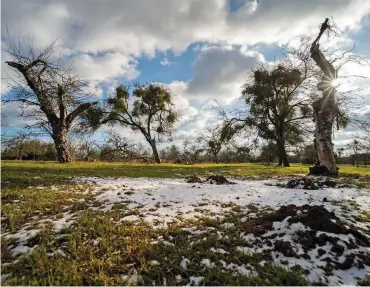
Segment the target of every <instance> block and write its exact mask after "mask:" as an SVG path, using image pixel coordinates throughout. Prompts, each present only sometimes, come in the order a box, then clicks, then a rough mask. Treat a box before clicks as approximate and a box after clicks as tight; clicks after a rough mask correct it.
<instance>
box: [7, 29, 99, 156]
mask: <svg viewBox="0 0 370 287" xmlns="http://www.w3.org/2000/svg"><path fill="white" fill-rule="evenodd" d="M7 41H8V42H7V47H6V48H5V49H4V51H5V52H6V53H8V55H9V56H10V60H9V61H7V62H6V64H8V66H9V67H11V68H13V69H14V70H15V71H16V73H17V77H16V78H11V79H9V80H10V81H11V86H12V89H11V90H10V92H9V93H8V94H7V96H6V98H5V99H4V102H5V103H9V102H17V103H19V105H20V107H21V109H22V114H21V116H23V117H28V118H29V120H30V121H32V124H29V125H28V127H32V128H42V130H43V131H46V132H47V133H48V134H49V135H50V136H51V137H52V139H53V140H54V144H55V148H56V150H57V154H58V160H59V162H61V163H65V162H70V161H71V156H70V153H69V150H68V145H67V134H68V133H69V132H70V131H71V129H72V124H73V123H74V122H75V120H76V118H77V117H79V116H80V115H81V114H82V113H84V112H85V111H86V110H87V109H88V108H89V107H91V106H92V105H94V104H96V102H89V101H88V97H87V95H86V94H85V93H84V90H85V89H86V87H87V85H86V83H85V82H84V81H82V80H81V79H80V78H79V77H77V76H76V75H75V74H74V71H73V67H72V65H70V66H68V67H65V66H62V65H61V61H62V57H61V56H60V57H59V58H55V57H54V56H53V52H54V50H55V44H56V42H55V41H54V42H52V43H51V44H50V45H49V46H47V47H46V48H45V49H43V50H42V51H41V52H40V51H38V49H36V48H35V47H34V45H33V43H32V41H30V40H29V39H27V40H23V41H21V40H20V39H18V41H14V40H13V39H12V38H11V37H10V36H9V34H8V37H7Z"/></svg>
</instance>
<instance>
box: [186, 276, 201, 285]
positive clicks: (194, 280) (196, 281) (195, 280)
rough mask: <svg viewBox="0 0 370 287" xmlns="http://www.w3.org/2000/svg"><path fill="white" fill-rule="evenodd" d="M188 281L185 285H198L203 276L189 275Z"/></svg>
mask: <svg viewBox="0 0 370 287" xmlns="http://www.w3.org/2000/svg"><path fill="white" fill-rule="evenodd" d="M189 280H190V281H189V283H188V284H187V285H186V286H199V285H200V283H202V281H203V280H204V277H202V276H190V277H189Z"/></svg>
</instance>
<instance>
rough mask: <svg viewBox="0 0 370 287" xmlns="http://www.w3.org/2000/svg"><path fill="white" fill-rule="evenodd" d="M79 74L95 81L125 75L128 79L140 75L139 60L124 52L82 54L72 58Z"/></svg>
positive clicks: (108, 79)
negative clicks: (96, 54)
mask: <svg viewBox="0 0 370 287" xmlns="http://www.w3.org/2000/svg"><path fill="white" fill-rule="evenodd" d="M72 60H73V62H74V65H75V67H76V69H77V72H78V74H79V75H83V76H84V78H85V79H86V80H89V81H93V82H104V81H110V80H113V79H117V78H118V77H124V78H126V79H128V80H130V79H134V78H136V77H137V76H138V75H139V72H138V71H137V70H136V66H137V61H136V60H135V59H133V58H131V57H129V56H127V55H124V54H122V53H107V54H105V55H103V56H92V55H88V54H80V55H77V56H75V57H73V58H72Z"/></svg>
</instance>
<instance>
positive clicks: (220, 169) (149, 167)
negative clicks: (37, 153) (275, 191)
mask: <svg viewBox="0 0 370 287" xmlns="http://www.w3.org/2000/svg"><path fill="white" fill-rule="evenodd" d="M308 168H309V165H303V164H292V166H291V167H280V166H276V165H262V164H255V163H245V164H194V165H180V164H168V163H163V164H160V165H157V164H130V163H105V162H91V163H90V162H75V163H70V164H59V163H56V162H33V161H23V162H22V161H3V162H2V175H3V176H5V177H6V175H7V174H8V173H11V172H13V173H14V172H15V171H16V172H17V174H18V177H17V184H27V183H28V182H29V178H30V177H32V176H40V175H42V179H39V182H40V183H41V182H45V180H46V181H50V180H52V182H53V183H56V182H63V181H64V180H65V179H66V178H68V177H70V176H73V177H74V176H100V177H123V176H127V177H158V178H166V177H169V178H179V177H185V176H188V175H193V174H197V175H199V176H207V175H209V174H224V175H226V176H230V177H248V178H253V177H271V176H288V175H296V174H307V173H308ZM339 168H340V174H341V176H351V177H360V176H370V167H366V168H365V167H359V168H356V167H354V166H351V165H340V166H339Z"/></svg>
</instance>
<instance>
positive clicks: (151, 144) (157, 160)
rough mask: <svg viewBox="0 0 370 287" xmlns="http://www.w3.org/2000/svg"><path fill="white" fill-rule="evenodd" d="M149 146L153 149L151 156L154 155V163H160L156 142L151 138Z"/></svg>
mask: <svg viewBox="0 0 370 287" xmlns="http://www.w3.org/2000/svg"><path fill="white" fill-rule="evenodd" d="M150 146H151V147H152V150H153V156H154V160H155V162H156V163H161V159H160V157H159V153H158V150H157V145H156V142H155V140H154V139H152V140H151V142H150Z"/></svg>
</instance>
